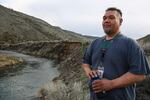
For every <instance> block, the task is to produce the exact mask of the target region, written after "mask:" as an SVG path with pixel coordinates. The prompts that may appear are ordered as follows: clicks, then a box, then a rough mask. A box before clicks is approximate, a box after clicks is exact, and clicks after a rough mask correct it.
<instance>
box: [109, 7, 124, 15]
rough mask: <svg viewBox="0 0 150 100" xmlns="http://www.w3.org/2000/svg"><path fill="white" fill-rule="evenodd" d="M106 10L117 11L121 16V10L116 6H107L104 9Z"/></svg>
mask: <svg viewBox="0 0 150 100" xmlns="http://www.w3.org/2000/svg"><path fill="white" fill-rule="evenodd" d="M106 11H117V12H118V13H119V14H120V16H121V17H122V11H121V10H120V9H118V8H116V7H109V8H107V9H106Z"/></svg>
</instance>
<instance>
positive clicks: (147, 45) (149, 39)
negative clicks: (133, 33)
mask: <svg viewBox="0 0 150 100" xmlns="http://www.w3.org/2000/svg"><path fill="white" fill-rule="evenodd" d="M138 42H139V43H140V45H141V46H142V48H143V49H144V50H145V52H146V54H147V55H148V56H150V34H149V35H147V36H145V37H143V38H140V39H138Z"/></svg>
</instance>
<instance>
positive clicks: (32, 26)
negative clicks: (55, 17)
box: [0, 5, 89, 44]
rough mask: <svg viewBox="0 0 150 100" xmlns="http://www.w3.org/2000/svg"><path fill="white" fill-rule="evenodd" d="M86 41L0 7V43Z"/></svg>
mask: <svg viewBox="0 0 150 100" xmlns="http://www.w3.org/2000/svg"><path fill="white" fill-rule="evenodd" d="M49 40H59V41H86V40H89V39H88V38H86V37H83V36H82V35H80V34H77V33H74V32H71V31H67V30H63V29H61V28H60V27H56V26H52V25H50V24H48V23H47V22H45V21H43V20H41V19H38V18H35V17H32V16H29V15H26V14H23V13H21V12H17V11H14V10H12V9H8V8H6V7H3V6H1V5H0V43H1V44H3V43H17V42H24V41H49Z"/></svg>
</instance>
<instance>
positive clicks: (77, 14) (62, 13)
mask: <svg viewBox="0 0 150 100" xmlns="http://www.w3.org/2000/svg"><path fill="white" fill-rule="evenodd" d="M0 4H2V5H3V6H5V7H8V8H12V9H14V10H17V11H20V12H23V13H25V14H28V15H31V16H34V17H38V18H40V19H43V20H45V21H46V22H48V23H49V24H51V25H54V26H59V27H61V28H63V29H66V30H70V31H74V32H76V33H80V34H83V35H92V36H102V35H104V32H103V29H102V25H101V22H102V17H103V15H104V12H105V9H107V8H108V7H117V8H120V9H121V10H122V12H123V20H124V21H123V24H122V26H121V32H122V33H123V34H125V35H128V36H129V37H132V38H134V39H137V38H140V37H143V36H145V35H147V34H150V20H149V18H150V12H149V9H150V6H149V5H150V0H0Z"/></svg>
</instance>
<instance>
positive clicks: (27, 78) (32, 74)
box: [0, 50, 59, 100]
mask: <svg viewBox="0 0 150 100" xmlns="http://www.w3.org/2000/svg"><path fill="white" fill-rule="evenodd" d="M0 53H5V54H8V55H11V56H16V57H18V58H21V59H23V60H24V61H25V64H22V65H19V66H17V68H13V69H10V70H8V71H5V72H2V73H0V100H31V98H33V97H34V96H35V95H36V94H37V91H38V90H39V88H40V87H42V86H43V85H44V84H47V83H49V82H50V81H51V80H52V79H53V78H54V77H56V76H58V75H59V72H58V70H57V69H56V68H53V62H52V61H50V60H48V59H44V58H37V57H33V56H28V55H24V54H20V53H16V52H11V51H1V50H0Z"/></svg>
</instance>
